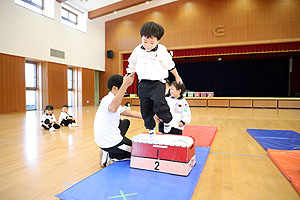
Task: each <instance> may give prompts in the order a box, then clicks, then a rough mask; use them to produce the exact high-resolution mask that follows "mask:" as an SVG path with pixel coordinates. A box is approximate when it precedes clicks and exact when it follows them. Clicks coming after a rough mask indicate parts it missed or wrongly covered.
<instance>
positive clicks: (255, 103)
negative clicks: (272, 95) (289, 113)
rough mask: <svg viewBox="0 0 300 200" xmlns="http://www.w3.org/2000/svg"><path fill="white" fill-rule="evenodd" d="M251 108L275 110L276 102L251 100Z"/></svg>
mask: <svg viewBox="0 0 300 200" xmlns="http://www.w3.org/2000/svg"><path fill="white" fill-rule="evenodd" d="M253 108H277V101H276V100H253Z"/></svg>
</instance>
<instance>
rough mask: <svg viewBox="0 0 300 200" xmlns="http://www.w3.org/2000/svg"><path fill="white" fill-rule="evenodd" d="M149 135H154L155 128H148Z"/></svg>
mask: <svg viewBox="0 0 300 200" xmlns="http://www.w3.org/2000/svg"><path fill="white" fill-rule="evenodd" d="M149 136H150V137H154V136H155V130H154V129H149Z"/></svg>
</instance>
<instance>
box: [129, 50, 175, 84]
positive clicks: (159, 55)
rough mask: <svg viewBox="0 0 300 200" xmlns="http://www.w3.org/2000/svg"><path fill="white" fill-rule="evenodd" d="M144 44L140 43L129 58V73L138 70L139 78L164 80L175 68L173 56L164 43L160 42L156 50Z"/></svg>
mask: <svg viewBox="0 0 300 200" xmlns="http://www.w3.org/2000/svg"><path fill="white" fill-rule="evenodd" d="M142 46H143V45H142V44H139V45H138V46H137V47H136V48H135V49H134V50H133V51H132V53H131V55H130V57H129V58H128V63H129V64H128V68H127V69H126V70H127V73H132V72H136V73H137V75H138V79H139V80H142V79H145V80H152V81H155V80H160V81H163V82H164V79H165V78H168V76H169V70H172V69H174V68H175V63H174V61H173V60H172V56H171V55H170V54H169V52H168V51H167V48H166V47H165V46H164V45H162V44H158V48H157V50H156V51H147V50H145V49H143V48H142Z"/></svg>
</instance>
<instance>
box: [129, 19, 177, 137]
mask: <svg viewBox="0 0 300 200" xmlns="http://www.w3.org/2000/svg"><path fill="white" fill-rule="evenodd" d="M140 35H141V37H142V44H139V45H138V46H137V47H136V48H135V49H134V50H133V52H132V54H131V55H130V57H129V59H128V62H129V65H128V68H127V73H133V72H136V73H137V75H138V79H139V84H138V96H139V98H140V105H141V113H142V116H143V120H144V125H145V127H146V129H149V134H150V136H153V135H155V132H154V128H155V121H154V119H153V117H154V115H157V116H158V117H159V118H160V119H162V120H163V121H164V122H165V123H164V128H165V129H166V131H167V132H168V131H170V125H169V124H168V123H169V122H170V121H171V120H172V115H171V113H170V108H169V106H168V104H167V102H166V99H165V90H166V84H165V79H166V78H168V76H169V71H170V72H171V73H172V74H173V75H174V76H175V79H176V81H177V82H178V83H182V80H181V78H180V76H179V74H178V72H177V70H176V68H175V63H174V62H173V60H172V56H171V55H170V54H169V53H168V51H167V49H166V47H165V46H164V45H162V44H158V43H159V41H160V39H161V38H162V36H163V35H164V28H163V27H162V26H161V25H159V24H157V23H155V22H146V23H144V24H143V25H142V27H141V29H140Z"/></svg>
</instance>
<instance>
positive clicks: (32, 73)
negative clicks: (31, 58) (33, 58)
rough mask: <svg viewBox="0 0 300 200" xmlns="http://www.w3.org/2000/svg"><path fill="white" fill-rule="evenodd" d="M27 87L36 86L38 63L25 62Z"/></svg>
mask: <svg viewBox="0 0 300 200" xmlns="http://www.w3.org/2000/svg"><path fill="white" fill-rule="evenodd" d="M25 83H26V87H31V88H36V64H34V63H25Z"/></svg>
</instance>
